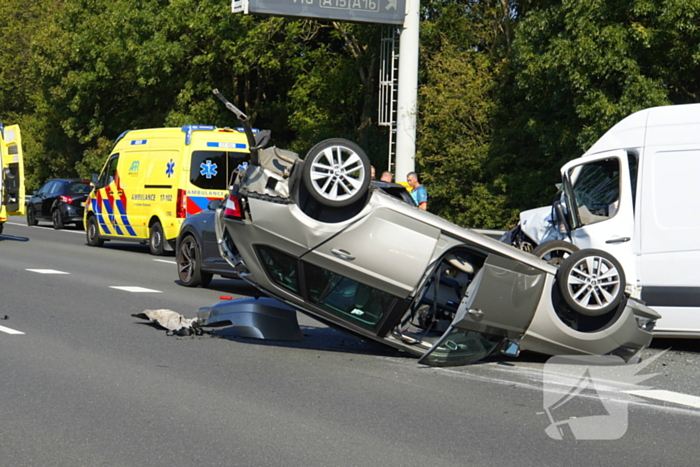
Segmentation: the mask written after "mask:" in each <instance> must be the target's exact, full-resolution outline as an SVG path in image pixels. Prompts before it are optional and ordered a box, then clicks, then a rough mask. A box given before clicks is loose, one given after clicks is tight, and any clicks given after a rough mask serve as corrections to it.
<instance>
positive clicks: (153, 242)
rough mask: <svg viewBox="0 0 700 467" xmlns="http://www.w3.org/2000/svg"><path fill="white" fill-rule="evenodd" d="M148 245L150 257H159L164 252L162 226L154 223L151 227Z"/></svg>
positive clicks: (156, 222)
mask: <svg viewBox="0 0 700 467" xmlns="http://www.w3.org/2000/svg"><path fill="white" fill-rule="evenodd" d="M148 244H149V247H150V249H151V254H152V255H156V256H161V255H162V254H163V252H164V251H165V234H164V233H163V226H162V225H160V222H158V221H155V222H154V223H153V225H152V226H151V230H150V233H149V236H148Z"/></svg>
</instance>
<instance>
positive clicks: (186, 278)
mask: <svg viewBox="0 0 700 467" xmlns="http://www.w3.org/2000/svg"><path fill="white" fill-rule="evenodd" d="M201 266H202V260H201V255H200V253H199V245H198V244H197V240H196V239H195V238H194V237H193V236H192V235H187V236H185V238H183V239H182V241H181V242H180V246H179V248H178V250H177V274H178V276H179V277H180V282H182V285H184V286H185V287H197V286H200V285H201V286H202V287H206V286H208V285H209V283H210V282H211V279H212V277H213V274H210V273H207V272H203V271H202V269H201Z"/></svg>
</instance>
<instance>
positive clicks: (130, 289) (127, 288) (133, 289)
mask: <svg viewBox="0 0 700 467" xmlns="http://www.w3.org/2000/svg"><path fill="white" fill-rule="evenodd" d="M109 288H110V289H117V290H123V291H125V292H133V293H163V292H161V291H160V290H153V289H147V288H145V287H136V286H129V285H125V286H120V285H110V286H109Z"/></svg>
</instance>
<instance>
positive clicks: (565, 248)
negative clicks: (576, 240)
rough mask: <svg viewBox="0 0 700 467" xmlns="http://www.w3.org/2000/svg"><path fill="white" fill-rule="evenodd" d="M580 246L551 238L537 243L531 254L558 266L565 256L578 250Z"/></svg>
mask: <svg viewBox="0 0 700 467" xmlns="http://www.w3.org/2000/svg"><path fill="white" fill-rule="evenodd" d="M579 250H580V248H579V247H577V246H576V245H574V244H573V243H571V242H565V241H564V240H551V241H549V242H544V243H542V244H540V245H537V247H535V249H534V250H532V254H533V255H535V256H537V257H538V258H540V259H543V260H545V261H547V262H548V263H549V264H551V265H552V266H556V267H559V266H561V263H562V262H564V260H565V259H566V258H568V257H569V256H571V255H572V254H574V253H576V252H577V251H579Z"/></svg>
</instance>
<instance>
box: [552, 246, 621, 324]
mask: <svg viewBox="0 0 700 467" xmlns="http://www.w3.org/2000/svg"><path fill="white" fill-rule="evenodd" d="M557 284H558V287H559V292H561V296H562V298H563V299H564V301H565V302H566V304H567V305H568V306H569V307H570V308H571V310H572V311H575V312H576V313H580V314H582V315H584V316H601V315H604V314H606V313H609V312H610V311H612V310H614V309H615V308H616V307H617V306H618V305H619V304H620V302H621V301H622V300H623V298H624V297H625V271H624V270H623V269H622V265H621V264H620V262H619V261H618V260H617V259H615V257H613V256H612V255H611V254H610V253H608V252H605V251H602V250H594V249H584V250H579V251H577V252H574V253H572V254H571V255H570V256H569V257H568V258H566V259H564V261H562V262H561V265H560V266H559V271H558V272H557Z"/></svg>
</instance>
